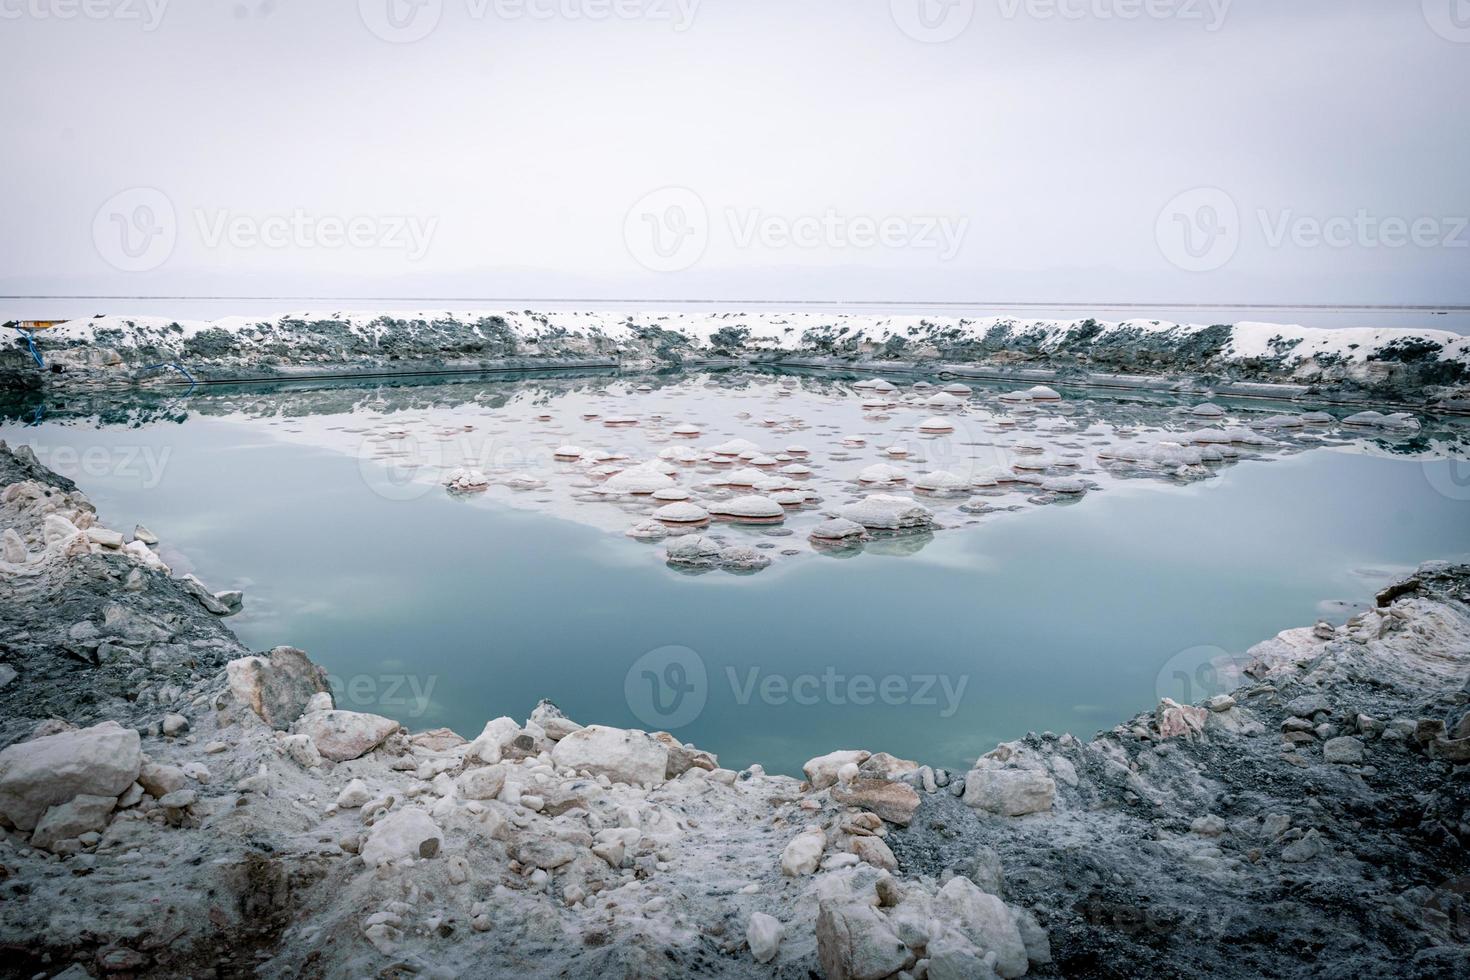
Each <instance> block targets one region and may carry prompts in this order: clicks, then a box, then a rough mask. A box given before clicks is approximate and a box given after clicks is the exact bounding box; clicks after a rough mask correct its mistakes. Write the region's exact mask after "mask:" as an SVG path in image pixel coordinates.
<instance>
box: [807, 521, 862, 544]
mask: <svg viewBox="0 0 1470 980" xmlns="http://www.w3.org/2000/svg"><path fill="white" fill-rule="evenodd" d="M867 533H868V532H867V531H865V530H864V529H863V526H862V525H861V524H859V523H857V522H856V521H849V520H847V519H846V518H842V517H834V518H832V519H831V520H830V521H823V522H822V523H820V524H818V525H817V526H816V527H814V528H812V533H811V536H812V537H813V538H816V539H817V540H819V541H847V540H851V539H856V538H864V537H867Z"/></svg>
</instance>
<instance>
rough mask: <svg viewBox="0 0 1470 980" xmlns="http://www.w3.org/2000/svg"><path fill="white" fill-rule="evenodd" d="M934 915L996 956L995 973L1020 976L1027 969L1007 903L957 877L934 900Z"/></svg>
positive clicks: (1019, 938) (1016, 928)
mask: <svg viewBox="0 0 1470 980" xmlns="http://www.w3.org/2000/svg"><path fill="white" fill-rule="evenodd" d="M934 912H935V914H936V915H937V916H938V917H939V918H940V919H941V920H945V921H947V922H949V923H950V924H952V925H953V926H955V928H957V929H958V930H959V931H960V932H961V933H963V934H964V936H965V938H967V939H969V940H970V941H971V942H972V943H974V944H975V945H976V946H977V947H979V948H980V949H983V950H986V951H987V952H993V953H995V972H996V973H998V974H1000V975H1001V976H1002V977H1006V978H1011V977H1019V976H1021V975H1022V974H1024V973H1025V972H1026V970H1027V967H1028V965H1029V964H1028V962H1027V959H1026V944H1025V942H1024V941H1023V940H1022V939H1021V931H1020V929H1019V927H1017V925H1016V920H1015V917H1014V916H1012V915H1011V910H1010V909H1009V908H1007V907H1006V903H1005V902H1003V901H1001V900H1000V899H999V898H996V897H995V896H994V895H991V894H988V893H986V892H983V891H981V890H980V889H979V888H978V887H977V886H976V885H975V883H974V882H973V881H971V880H970V879H969V878H966V877H965V876H963V875H956V876H955V877H953V878H951V879H950V880H949V881H948V882H946V883H945V885H944V887H943V888H941V889H939V894H938V895H936V896H935V897H934Z"/></svg>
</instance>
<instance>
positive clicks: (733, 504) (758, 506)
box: [710, 494, 786, 521]
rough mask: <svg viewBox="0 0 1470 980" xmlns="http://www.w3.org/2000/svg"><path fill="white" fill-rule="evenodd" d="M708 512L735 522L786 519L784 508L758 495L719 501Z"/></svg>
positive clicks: (768, 498)
mask: <svg viewBox="0 0 1470 980" xmlns="http://www.w3.org/2000/svg"><path fill="white" fill-rule="evenodd" d="M710 512H711V513H713V514H715V515H717V516H719V517H728V518H731V519H733V520H737V521H783V520H785V519H786V508H784V507H782V506H781V505H780V504H778V503H776V501H774V500H772V499H771V498H770V497H763V496H760V495H759V494H747V495H746V496H744V497H735V498H733V499H731V500H721V501H719V502H718V503H715V504H712V505H710Z"/></svg>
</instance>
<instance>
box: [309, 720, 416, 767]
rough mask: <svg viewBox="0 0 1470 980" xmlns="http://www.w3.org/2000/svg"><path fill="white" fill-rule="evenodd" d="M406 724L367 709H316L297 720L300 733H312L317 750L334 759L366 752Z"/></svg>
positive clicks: (342, 760)
mask: <svg viewBox="0 0 1470 980" xmlns="http://www.w3.org/2000/svg"><path fill="white" fill-rule="evenodd" d="M401 727H402V726H401V725H399V724H398V722H396V721H394V720H393V719H392V718H384V717H383V716H382V715H373V714H368V713H367V712H365V711H343V710H340V709H332V710H330V711H314V712H311V713H310V714H306V715H302V716H301V718H300V719H298V720H297V722H296V731H297V733H298V734H302V735H307V736H310V738H311V741H312V743H313V744H314V745H315V746H316V750H317V751H318V752H320V753H321V754H322V756H323V757H324V758H327V759H331V760H332V761H333V762H346V761H347V760H349V759H356V758H358V757H360V756H363V755H366V754H367V753H368V752H371V751H372V750H373V749H375V748H377V747H378V746H379V745H381V744H382V743H383V740H384V739H386V738H387V737H388V736H389V735H392V734H393V733H394V732H396V731H398V729H399V728H401Z"/></svg>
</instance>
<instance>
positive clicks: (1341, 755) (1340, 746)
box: [1322, 735, 1363, 766]
mask: <svg viewBox="0 0 1470 980" xmlns="http://www.w3.org/2000/svg"><path fill="white" fill-rule="evenodd" d="M1322 758H1323V759H1324V760H1326V761H1327V762H1332V763H1336V764H1337V765H1344V766H1351V765H1357V764H1358V763H1360V762H1362V761H1363V743H1362V742H1360V741H1358V740H1357V739H1356V738H1354V737H1353V736H1351V735H1342V736H1339V737H1337V738H1330V739H1328V740H1327V742H1326V743H1325V744H1324V745H1323V746H1322Z"/></svg>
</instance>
